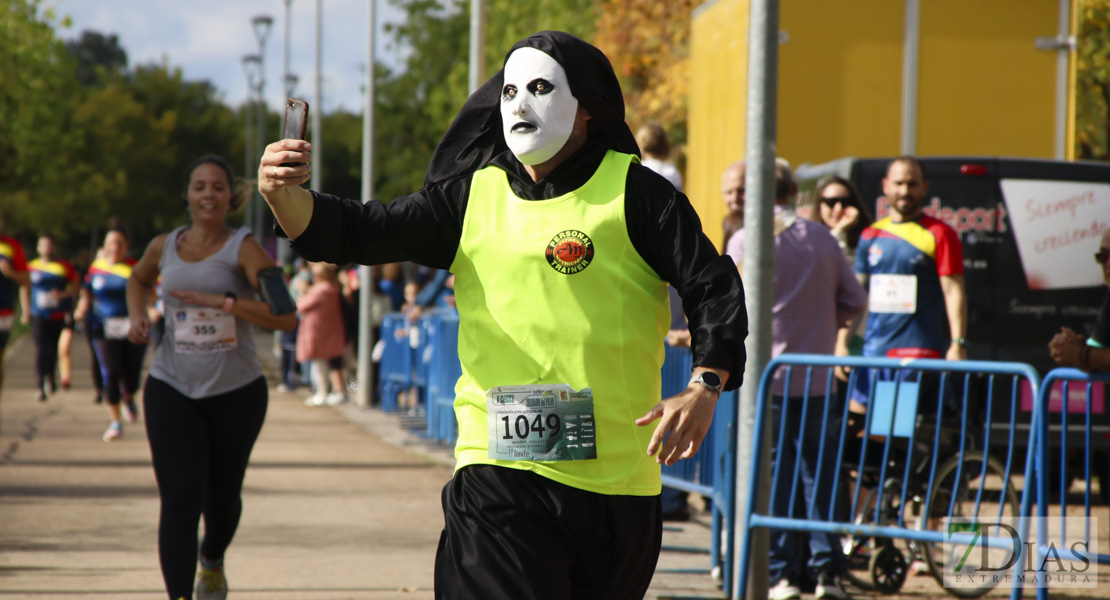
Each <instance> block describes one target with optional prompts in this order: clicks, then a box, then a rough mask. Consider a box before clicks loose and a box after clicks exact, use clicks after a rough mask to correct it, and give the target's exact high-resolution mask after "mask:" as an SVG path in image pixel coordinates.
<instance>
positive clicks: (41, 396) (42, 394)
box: [35, 388, 46, 402]
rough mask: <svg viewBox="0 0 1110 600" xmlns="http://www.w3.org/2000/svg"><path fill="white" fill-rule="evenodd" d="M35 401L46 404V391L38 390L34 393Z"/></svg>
mask: <svg viewBox="0 0 1110 600" xmlns="http://www.w3.org/2000/svg"><path fill="white" fill-rule="evenodd" d="M35 400H38V401H39V402H46V390H43V389H42V388H39V389H38V390H37V391H36V392H35Z"/></svg>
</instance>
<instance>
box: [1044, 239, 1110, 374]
mask: <svg viewBox="0 0 1110 600" xmlns="http://www.w3.org/2000/svg"><path fill="white" fill-rule="evenodd" d="M1095 262H1097V263H1098V264H1099V265H1100V266H1101V267H1102V281H1103V283H1105V284H1106V287H1108V288H1110V229H1107V230H1106V231H1104V232H1102V242H1101V243H1100V244H1099V249H1098V252H1097V253H1095ZM1048 352H1049V354H1050V355H1052V360H1054V361H1056V364H1058V365H1060V366H1063V367H1075V368H1077V369H1083V370H1084V371H1087V372H1092V371H1110V291H1108V292H1107V294H1106V297H1105V298H1104V299H1103V300H1102V308H1101V309H1099V311H1098V320H1097V321H1095V327H1094V329H1093V330H1092V331H1091V335H1090V337H1088V338H1086V339H1084V338H1083V336H1081V335H1079V334H1078V333H1076V332H1074V331H1072V330H1071V329H1069V328H1067V327H1061V328H1060V333H1057V334H1056V335H1054V336H1053V337H1052V341H1050V342H1049V343H1048Z"/></svg>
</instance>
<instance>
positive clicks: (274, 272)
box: [258, 267, 297, 315]
mask: <svg viewBox="0 0 1110 600" xmlns="http://www.w3.org/2000/svg"><path fill="white" fill-rule="evenodd" d="M258 291H259V292H260V293H261V294H262V299H263V300H265V301H266V304H269V305H270V312H272V313H273V314H275V315H287V314H289V313H291V312H296V311H297V304H296V303H295V302H293V297H292V296H290V295H289V288H288V287H287V286H286V285H285V276H284V275H283V274H282V272H281V267H267V268H265V269H262V270H261V271H259V272H258Z"/></svg>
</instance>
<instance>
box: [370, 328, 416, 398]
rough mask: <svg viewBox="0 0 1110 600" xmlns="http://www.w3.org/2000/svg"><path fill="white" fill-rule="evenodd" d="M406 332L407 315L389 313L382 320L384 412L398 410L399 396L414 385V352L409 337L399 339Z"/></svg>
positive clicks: (381, 369) (381, 368)
mask: <svg viewBox="0 0 1110 600" xmlns="http://www.w3.org/2000/svg"><path fill="white" fill-rule="evenodd" d="M404 330H405V315H403V314H402V313H389V314H387V315H385V317H383V318H382V327H381V336H382V337H381V341H382V344H384V347H383V349H382V359H381V367H380V369H379V383H378V387H379V391H380V392H381V399H382V411H384V412H394V411H396V410H397V394H399V393H400V392H402V391H403V390H406V389H408V388H409V386H411V385H412V350H411V348H409V343H408V338H407V337H397V336H398V333H399V332H403V331H404Z"/></svg>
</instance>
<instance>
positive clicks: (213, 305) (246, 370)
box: [127, 155, 296, 600]
mask: <svg viewBox="0 0 1110 600" xmlns="http://www.w3.org/2000/svg"><path fill="white" fill-rule="evenodd" d="M185 185H186V187H185V202H186V206H187V207H188V210H189V215H190V217H191V223H192V224H191V225H185V226H182V227H178V228H177V229H174V230H173V231H172V232H170V233H168V234H162V235H159V236H158V237H156V238H154V239H153V240H152V241H151V242H150V244H149V245H148V246H147V249H146V252H144V253H143V256H142V258H141V259H139V262H138V263H137V264H136V265H135V267H134V269H133V270H132V273H131V277H130V278H129V279H128V281H127V303H128V307H129V309H130V310H129V314H130V315H131V322H130V329H129V331H128V336H129V337H130V339H131V340H132V341H134V342H136V343H145V342H146V341H147V339H148V338H149V335H150V327H151V323H150V319H149V317H148V314H147V311H146V309H147V306H149V303H150V294H151V292H152V290H153V289H154V286H155V283H156V282H158V280H159V277H161V285H162V290H163V299H164V302H165V312H166V315H167V316H168V322H167V324H166V327H165V331H164V332H163V339H162V343H160V344H158V347H157V348H156V350H155V352H154V360H153V361H152V362H151V365H150V374H149V375H148V377H147V380H146V387H145V390H144V397H143V401H144V408H145V412H146V428H147V438H148V440H149V442H150V454H151V459H152V462H153V465H154V476H155V479H156V480H157V481H158V495H159V497H160V499H161V506H160V510H159V516H158V557H159V559H160V562H161V566H162V577H163V579H164V581H165V584H166V591H167V592H168V594H169V597H170V598H171V600H178V599H189V598H193V576H194V575H195V574H196V570H197V559H198V556H199V559H200V565H201V569H200V575H199V576H198V577H197V581H196V598H197V600H218V599H222V598H226V597H227V589H228V588H227V577H226V575H225V573H224V553H225V552H226V551H227V548H228V546H229V545H230V544H231V540H232V538H233V537H234V536H235V531H236V529H237V528H238V526H239V517H240V515H241V514H242V508H243V504H242V498H241V497H240V493H241V490H242V487H243V477H244V475H245V474H246V469H247V463H248V461H249V460H250V454H251V449H252V448H253V447H254V442H255V440H256V439H257V437H258V433H259V431H261V429H262V423H263V421H264V420H265V417H266V406H267V403H268V397H269V390H268V387H267V385H266V378H265V377H264V376H263V374H262V365H261V364H260V363H259V362H258V353H257V351H256V350H255V345H254V333H253V331H254V327H255V326H260V327H267V328H275V329H281V330H284V331H288V330H291V329H293V327H294V326H295V325H296V316H295V314H294V313H292V312H290V313H288V314H285V315H274V314H273V312H272V311H271V309H270V306H269V305H268V304H267V303H265V302H262V301H259V300H257V299H255V298H256V292H257V290H258V274H259V272H260V271H262V270H263V269H266V268H269V267H272V266H274V262H273V260H271V259H270V257H269V255H267V254H266V252H265V251H264V250H263V249H262V247H261V246H260V245H259V244H258V242H256V241H255V240H254V238H253V237H251V235H250V231H249V230H247V229H246V228H239V229H233V228H230V227H228V226H227V215H228V213H229V212H230V211H232V210H234V209H235V208H237V207H238V206H239V205H241V204H242V202H243V200H244V199H245V198H246V197H247V195H248V194H249V192H250V190H249V188H248V187H247V186H245V185H240V186H238V187H235V186H234V180H233V178H232V174H231V167H229V166H228V165H227V163H226V162H224V161H223V160H222V159H220V158H218V157H216V156H212V155H208V156H202V157H200V158H198V159H197V160H195V161H194V162H193V163H192V164H190V165H189V167H188V168H187V169H186V171H185ZM202 515H203V517H204V538H203V541H202V542H201V543H200V544H199V548H198V544H197V527H198V525H199V524H200V520H201V516H202Z"/></svg>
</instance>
